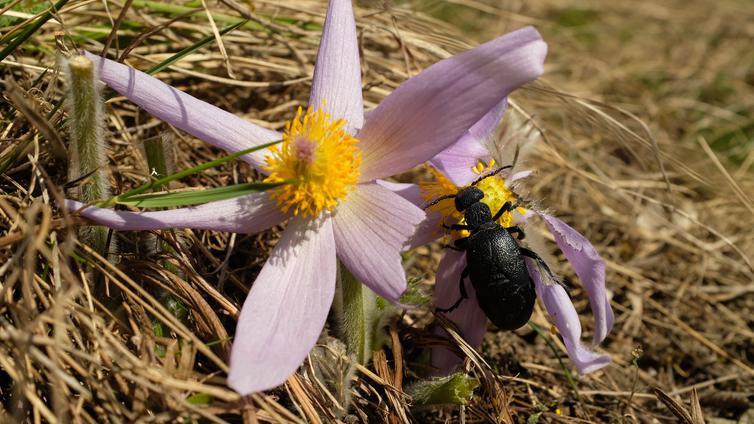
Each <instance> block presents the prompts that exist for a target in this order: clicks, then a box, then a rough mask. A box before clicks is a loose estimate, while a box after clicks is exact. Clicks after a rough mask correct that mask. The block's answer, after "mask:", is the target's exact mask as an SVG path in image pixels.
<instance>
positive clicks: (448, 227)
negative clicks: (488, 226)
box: [442, 224, 471, 230]
mask: <svg viewBox="0 0 754 424" xmlns="http://www.w3.org/2000/svg"><path fill="white" fill-rule="evenodd" d="M442 228H445V229H446V230H470V229H471V227H470V226H468V225H463V224H453V225H445V224H442Z"/></svg>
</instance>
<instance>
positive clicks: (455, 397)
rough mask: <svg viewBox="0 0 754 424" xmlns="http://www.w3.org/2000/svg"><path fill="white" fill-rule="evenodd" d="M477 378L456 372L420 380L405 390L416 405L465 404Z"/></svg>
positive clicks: (469, 399) (470, 396) (477, 381)
mask: <svg viewBox="0 0 754 424" xmlns="http://www.w3.org/2000/svg"><path fill="white" fill-rule="evenodd" d="M477 387H479V380H477V379H476V378H472V377H469V376H468V375H466V374H464V373H462V372H457V373H455V374H453V375H449V376H447V377H441V378H435V379H430V380H424V381H420V382H418V383H415V384H414V385H412V386H410V387H408V388H407V389H406V391H407V392H408V393H409V394H410V395H411V397H412V398H413V399H414V403H415V404H417V405H435V404H456V405H466V404H468V403H469V401H471V398H472V397H473V396H474V389H476V388H477Z"/></svg>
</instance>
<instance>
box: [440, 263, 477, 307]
mask: <svg viewBox="0 0 754 424" xmlns="http://www.w3.org/2000/svg"><path fill="white" fill-rule="evenodd" d="M468 276H469V267H466V268H464V269H463V272H461V281H460V283H459V285H460V289H461V297H460V298H459V299H458V300H456V303H454V304H453V306H451V307H450V308H435V312H445V313H447V312H452V311H453V310H455V309H456V308H457V307H458V305H460V304H461V302H462V301H463V299H468V298H469V295H468V294H466V284H464V282H463V280H465V279H466V277H468Z"/></svg>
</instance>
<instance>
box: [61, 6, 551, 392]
mask: <svg viewBox="0 0 754 424" xmlns="http://www.w3.org/2000/svg"><path fill="white" fill-rule="evenodd" d="M546 49H547V48H546V45H545V43H544V42H543V41H542V40H541V38H540V36H539V34H538V33H537V31H536V30H534V29H533V28H524V29H522V30H519V31H516V32H514V33H511V34H508V35H506V36H503V37H500V38H497V39H495V40H492V41H490V42H488V43H486V44H484V45H482V46H480V47H478V48H475V49H473V50H470V51H467V52H464V53H461V54H458V55H456V56H453V57H451V58H448V59H446V60H443V61H441V62H439V63H437V64H435V65H433V66H431V67H429V68H427V69H426V70H425V71H423V72H422V73H420V74H419V75H417V76H415V77H414V78H411V79H410V80H408V81H406V82H405V83H404V84H402V85H401V86H400V87H399V88H398V89H396V90H395V91H394V92H393V93H392V94H390V95H389V96H388V97H387V98H386V99H385V100H384V101H383V102H382V103H381V104H380V105H379V106H378V107H377V108H376V109H374V110H373V111H371V112H370V113H369V114H368V117H367V119H365V117H364V111H363V104H362V97H361V72H360V69H361V68H360V64H359V53H358V45H357V37H356V26H355V22H354V18H353V12H352V9H351V2H350V1H347V0H333V1H331V2H330V5H329V8H328V11H327V16H326V20H325V26H324V30H323V34H322V42H321V45H320V49H319V52H318V55H317V62H316V68H315V71H314V78H313V81H312V91H311V96H310V98H309V108H308V109H307V110H306V111H302V110H299V111H298V113H297V114H296V116H295V118H294V119H292V120H291V121H290V122H288V123H287V125H286V128H285V131H284V132H283V133H282V134H281V133H279V132H276V131H271V130H268V129H264V128H261V127H258V126H256V125H254V124H251V123H249V122H247V121H245V120H243V119H241V118H238V117H236V116H234V115H232V114H230V113H228V112H225V111H223V110H220V109H218V108H216V107H214V106H211V105H209V104H207V103H204V102H202V101H200V100H197V99H195V98H194V97H191V96H189V95H187V94H185V93H183V92H181V91H179V90H177V89H175V88H173V87H171V86H169V85H166V84H164V83H162V82H160V81H158V80H157V79H154V78H152V77H150V76H148V75H146V74H144V73H141V72H139V71H136V70H135V69H132V68H129V67H127V66H124V65H121V64H118V63H115V62H112V61H109V60H106V59H100V58H98V57H96V56H93V55H89V57H90V58H92V59H93V60H95V61H97V62H98V63H99V64H100V67H101V77H102V79H103V80H104V81H105V83H107V85H109V86H110V87H112V88H113V89H115V90H116V91H118V92H119V93H121V94H123V95H124V96H126V97H128V98H129V99H131V100H132V101H133V102H135V103H136V104H138V105H139V106H141V107H142V108H143V109H145V110H147V111H148V112H150V113H151V114H152V115H154V116H156V117H158V118H160V119H162V120H164V121H166V122H168V123H170V124H172V125H174V126H176V127H178V128H180V129H182V130H184V131H186V132H188V133H190V134H192V135H194V136H196V137H198V138H201V139H203V140H204V141H206V142H208V143H210V144H212V145H214V146H217V147H219V148H222V149H224V150H226V151H229V152H236V151H239V150H242V149H246V148H249V147H253V146H256V145H260V144H263V143H267V142H270V141H274V140H279V139H282V140H283V142H282V144H280V145H278V146H276V147H273V148H271V149H268V150H265V151H261V152H255V153H253V154H250V155H246V156H244V157H243V159H244V160H246V161H247V162H248V163H250V164H251V165H253V166H255V167H256V168H257V169H259V170H260V171H262V172H263V173H265V174H266V175H268V177H267V179H266V181H279V180H281V179H288V178H291V177H293V178H295V179H296V180H297V183H295V184H289V185H285V186H281V187H278V188H276V189H273V190H271V191H269V192H260V193H255V194H251V195H246V196H243V197H239V198H235V199H231V200H223V201H217V202H212V203H208V204H205V205H201V206H196V207H189V208H183V209H176V210H170V211H154V212H138V213H134V212H116V211H113V210H108V209H99V208H95V207H88V208H85V209H83V210H81V214H82V215H83V216H86V217H88V218H89V219H91V220H93V221H96V222H98V223H101V224H104V225H107V226H109V227H111V228H115V229H119V230H149V229H159V228H172V227H189V228H199V229H209V230H219V231H232V232H238V233H253V232H257V231H261V230H264V229H266V228H269V227H272V226H274V225H277V224H279V223H281V222H283V221H285V220H288V226H287V228H286V230H285V232H284V233H283V236H282V239H281V240H280V241H279V242H278V244H277V246H276V247H275V248H274V249H273V251H272V253H271V255H270V258H269V260H268V261H267V262H266V264H265V265H264V267H263V268H262V271H261V272H260V274H259V276H258V277H257V279H256V280H255V281H254V284H253V285H252V287H251V291H250V293H249V296H248V297H247V299H246V301H245V303H244V305H243V309H242V311H241V315H240V317H239V321H238V327H237V330H236V336H235V339H234V342H233V348H232V353H231V357H230V373H229V376H228V382H229V385H230V386H231V387H233V388H234V389H235V390H237V391H238V392H239V393H242V394H247V393H251V392H256V391H262V390H266V389H269V388H272V387H275V386H277V385H279V384H282V383H283V382H284V381H285V380H286V378H287V377H288V376H289V375H290V374H291V373H292V372H294V371H295V370H296V368H297V367H298V366H299V365H300V364H301V363H302V362H303V360H304V359H305V358H306V355H307V353H308V352H309V350H310V349H311V348H312V346H313V345H314V344H315V342H316V340H317V337H318V336H319V334H320V332H321V331H322V328H323V326H324V324H325V319H326V318H327V313H328V310H329V309H330V305H331V303H332V301H333V296H334V290H335V279H336V257H337V259H339V260H340V261H341V262H342V263H343V264H344V265H345V266H346V267H348V269H349V270H350V271H351V273H352V274H353V275H355V276H356V277H357V278H358V279H359V280H360V281H362V282H363V283H364V284H366V285H367V286H369V287H370V288H371V289H372V290H373V291H375V292H376V293H377V294H379V295H380V296H383V297H385V298H386V299H388V300H390V301H392V302H396V301H397V300H398V298H399V297H400V296H401V294H402V293H403V291H404V290H405V288H406V278H405V274H404V272H403V268H402V266H401V258H400V251H401V250H402V249H403V248H404V245H405V244H406V240H407V239H408V238H409V237H410V235H411V234H412V233H413V231H414V229H415V226H416V225H417V224H418V223H419V222H421V221H422V220H423V219H424V213H423V211H422V210H421V209H419V208H417V207H416V206H415V205H414V204H412V203H411V202H408V201H406V200H404V199H403V198H401V197H400V196H398V195H396V194H395V193H393V192H392V191H390V190H387V189H385V188H383V187H381V186H380V185H378V184H376V183H375V180H376V179H378V178H383V177H387V176H390V175H393V174H396V173H399V172H403V171H405V170H408V169H410V168H412V167H414V166H415V165H417V164H420V163H422V162H424V161H426V160H428V159H429V158H431V157H432V156H434V155H436V154H438V153H439V152H440V151H442V150H443V149H445V148H446V147H448V146H449V145H450V144H451V143H453V142H454V141H455V140H457V139H458V138H459V137H461V135H462V134H463V133H464V132H466V131H467V130H468V129H469V128H470V127H471V126H472V125H473V124H474V123H475V122H477V121H478V120H479V119H481V118H482V116H483V115H484V114H485V113H486V111H488V110H489V109H491V108H492V107H493V106H494V105H495V104H497V103H499V102H500V101H501V99H503V98H504V97H505V96H506V95H507V94H508V93H509V92H511V91H512V90H514V89H515V88H517V87H518V86H520V85H522V84H524V83H526V82H528V81H531V80H532V79H534V78H536V76H537V75H539V74H540V73H541V72H542V70H541V66H542V60H543V59H542V58H543V57H544V55H545V54H546ZM81 206H83V205H81V204H80V203H78V202H74V201H68V202H67V207H68V208H69V209H79V208H80V207H81Z"/></svg>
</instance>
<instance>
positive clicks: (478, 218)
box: [424, 165, 552, 330]
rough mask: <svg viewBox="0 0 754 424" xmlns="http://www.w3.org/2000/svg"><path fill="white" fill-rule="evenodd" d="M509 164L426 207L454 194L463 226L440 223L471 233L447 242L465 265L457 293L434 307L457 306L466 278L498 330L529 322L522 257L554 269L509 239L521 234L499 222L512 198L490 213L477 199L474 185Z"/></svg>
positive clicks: (529, 291) (529, 285)
mask: <svg viewBox="0 0 754 424" xmlns="http://www.w3.org/2000/svg"><path fill="white" fill-rule="evenodd" d="M508 168H511V166H510V165H509V166H505V167H502V168H498V169H496V170H495V171H493V172H491V173H489V174H487V175H484V176H481V177H479V178H478V179H477V180H476V181H474V182H473V183H472V184H471V185H470V186H468V187H465V188H463V189H461V190H459V191H458V193H456V194H455V195H447V196H442V197H439V198H437V199H435V200H433V201H432V202H431V203H429V204H427V205H426V206H425V207H424V209H427V208H429V207H430V206H432V205H435V204H437V203H438V202H440V201H441V200H444V199H449V198H453V199H454V200H455V207H456V209H457V210H458V211H459V212H463V214H464V217H465V220H466V224H465V225H461V224H454V225H451V226H445V225H443V226H444V227H445V228H446V229H452V230H468V231H469V232H470V233H471V234H470V235H469V236H468V237H463V238H459V239H457V240H455V242H454V243H453V246H447V247H449V248H451V249H455V250H461V251H465V252H466V263H467V265H466V268H464V270H463V272H462V273H461V280H460V282H459V284H460V291H461V297H460V298H459V299H458V301H456V302H455V303H454V304H453V305H452V306H450V307H449V308H437V309H436V310H437V311H438V312H450V311H452V310H454V309H456V308H457V307H458V305H460V304H461V302H462V301H463V300H464V299H466V298H467V297H468V295H467V294H466V288H465V285H464V282H463V280H464V279H465V278H466V277H469V278H470V279H471V284H472V285H473V286H474V290H475V291H476V295H477V301H478V302H479V306H480V307H481V308H482V310H483V311H484V314H485V315H487V318H489V319H490V321H492V323H493V324H495V325H496V326H497V327H499V328H500V329H502V330H515V329H518V328H520V327H522V326H523V325H524V324H526V323H527V321H529V318H530V317H531V314H532V312H533V310H534V301H535V300H536V297H537V294H536V292H535V290H534V283H533V282H532V280H531V277H529V272H528V270H527V268H526V264H525V263H524V258H523V257H524V256H525V257H530V258H532V259H534V260H536V261H537V263H538V264H539V265H540V266H542V267H543V268H544V269H545V271H546V274H549V275H552V273H551V272H550V270H549V268H547V265H546V264H545V262H544V261H543V260H542V258H540V257H539V255H537V254H536V253H534V252H532V251H531V250H529V249H527V248H525V247H522V246H520V245H519V244H518V243H517V242H516V240H514V239H513V236H512V234H516V236H517V238H518V239H519V240H521V239H523V238H524V232H523V231H522V230H521V228H519V227H517V226H512V227H508V228H504V227H502V226H501V225H500V224H498V223H497V220H498V219H499V218H500V217H501V216H502V215H503V214H504V213H505V212H510V211H512V210H514V209H515V208H517V207H518V203H517V204H516V205H512V204H511V202H506V203H505V204H504V205H503V206H502V207H501V208H500V210H499V211H497V213H496V214H495V215H494V216H493V215H492V213H491V211H490V208H489V206H487V205H486V204H485V203H482V202H481V200H482V198H484V192H483V191H482V190H480V189H479V188H477V187H476V185H477V184H478V183H479V182H480V181H482V180H483V179H485V178H489V177H491V176H493V175H495V174H498V173H499V172H501V171H503V170H505V169H508Z"/></svg>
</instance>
